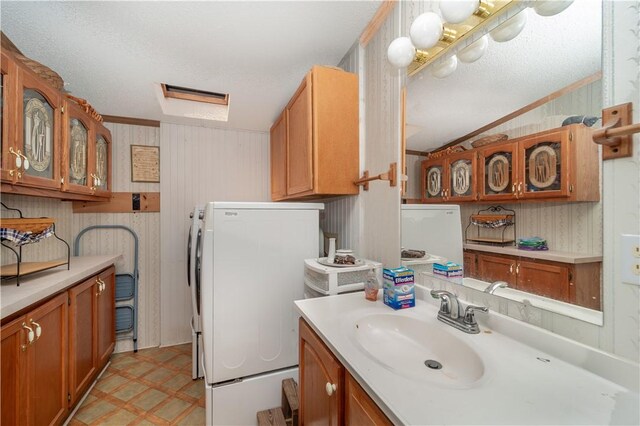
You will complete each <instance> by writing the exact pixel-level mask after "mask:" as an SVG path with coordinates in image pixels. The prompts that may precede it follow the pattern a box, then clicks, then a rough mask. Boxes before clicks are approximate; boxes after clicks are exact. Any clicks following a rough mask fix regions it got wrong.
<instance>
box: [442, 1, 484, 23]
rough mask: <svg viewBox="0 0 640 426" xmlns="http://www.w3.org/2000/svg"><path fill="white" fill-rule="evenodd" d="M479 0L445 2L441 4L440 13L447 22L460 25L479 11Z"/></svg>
mask: <svg viewBox="0 0 640 426" xmlns="http://www.w3.org/2000/svg"><path fill="white" fill-rule="evenodd" d="M479 6H480V1H479V0H457V1H453V0H444V1H441V2H440V13H441V14H442V17H443V18H444V20H445V21H446V22H449V23H452V24H459V23H461V22H464V21H466V20H467V19H469V17H471V15H473V12H475V11H476V10H478V7H479Z"/></svg>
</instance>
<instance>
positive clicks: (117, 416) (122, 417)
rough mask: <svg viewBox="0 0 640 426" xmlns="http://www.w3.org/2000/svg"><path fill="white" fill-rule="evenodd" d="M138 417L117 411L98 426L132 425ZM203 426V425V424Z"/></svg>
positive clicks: (123, 411) (122, 410) (130, 413)
mask: <svg viewBox="0 0 640 426" xmlns="http://www.w3.org/2000/svg"><path fill="white" fill-rule="evenodd" d="M137 418H138V416H137V415H136V414H134V413H132V412H131V411H127V410H125V409H119V410H118V411H116V412H115V413H114V414H113V415H111V416H109V417H107V418H106V419H103V420H102V421H101V422H100V424H103V425H112V426H124V425H128V424H131V423H133V421H134V420H135V419H137ZM203 424H204V423H203Z"/></svg>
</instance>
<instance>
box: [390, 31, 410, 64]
mask: <svg viewBox="0 0 640 426" xmlns="http://www.w3.org/2000/svg"><path fill="white" fill-rule="evenodd" d="M415 56H416V48H415V47H414V46H413V44H411V40H410V39H409V37H398V38H397V39H395V40H393V41H392V42H391V44H390V45H389V48H388V49H387V58H388V59H389V62H391V65H393V66H394V67H396V68H405V67H408V66H409V64H411V62H413V58H414V57H415Z"/></svg>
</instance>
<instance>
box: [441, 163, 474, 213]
mask: <svg viewBox="0 0 640 426" xmlns="http://www.w3.org/2000/svg"><path fill="white" fill-rule="evenodd" d="M476 160H477V154H476V152H473V151H472V152H461V153H458V154H453V155H451V156H449V157H448V158H447V168H448V173H447V180H448V182H447V185H446V187H445V188H446V190H447V193H446V200H447V201H452V202H457V201H473V200H476V199H477V197H476V177H477V173H476V172H475V170H476V168H477V163H476Z"/></svg>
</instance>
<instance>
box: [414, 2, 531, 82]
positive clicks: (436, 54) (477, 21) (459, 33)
mask: <svg viewBox="0 0 640 426" xmlns="http://www.w3.org/2000/svg"><path fill="white" fill-rule="evenodd" d="M492 3H493V4H491V3H488V5H489V6H493V8H492V9H491V10H490V11H489V10H488V9H485V10H483V12H484V13H483V14H482V16H485V15H486V13H490V14H489V16H488V17H486V18H484V17H482V16H478V15H473V16H472V17H471V18H470V19H469V20H467V21H465V22H464V23H462V24H449V23H445V24H444V28H445V31H444V33H445V34H452V32H453V31H455V33H456V35H455V39H454V40H451V41H450V42H449V43H443V42H440V43H438V44H437V45H436V46H434V47H432V48H430V49H427V50H421V54H420V55H416V57H415V59H414V60H413V62H412V63H411V64H410V65H409V66H408V67H407V74H408V75H409V76H410V77H411V76H413V75H415V74H417V73H419V72H420V71H421V70H422V69H424V68H425V67H426V66H427V65H429V64H431V63H433V62H435V61H436V60H438V59H439V58H441V57H443V56H444V55H446V54H447V53H449V52H450V51H451V50H452V49H458V46H461V44H462V43H463V42H464V41H465V40H467V39H469V38H470V37H472V36H473V35H474V34H475V33H476V32H478V31H481V30H483V29H484V28H487V27H488V26H489V25H490V24H491V23H492V22H494V21H495V20H496V18H497V17H498V16H502V15H504V14H505V13H507V11H508V10H510V9H517V10H516V12H515V13H517V12H519V11H521V10H522V9H524V8H526V4H524V3H525V2H523V1H518V0H505V1H495V2H492ZM483 6H484V7H485V8H486V7H487V3H484V2H483ZM515 13H514V14H515ZM471 20H473V22H469V21H471ZM449 40H450V39H449ZM449 40H447V41H449Z"/></svg>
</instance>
